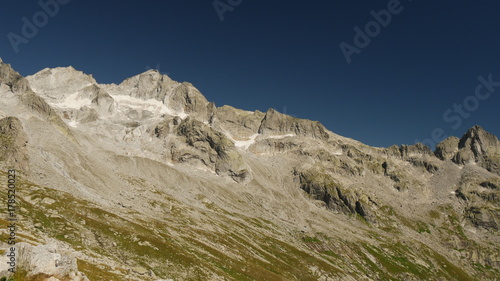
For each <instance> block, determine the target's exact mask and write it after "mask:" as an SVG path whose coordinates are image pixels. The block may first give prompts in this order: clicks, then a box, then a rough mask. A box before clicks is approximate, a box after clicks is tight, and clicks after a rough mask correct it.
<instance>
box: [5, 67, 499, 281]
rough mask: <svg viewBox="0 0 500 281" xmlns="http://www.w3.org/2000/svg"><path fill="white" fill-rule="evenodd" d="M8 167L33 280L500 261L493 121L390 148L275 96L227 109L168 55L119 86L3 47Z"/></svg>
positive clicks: (321, 276)
mask: <svg viewBox="0 0 500 281" xmlns="http://www.w3.org/2000/svg"><path fill="white" fill-rule="evenodd" d="M0 167H1V168H2V169H1V170H2V172H1V175H2V182H4V183H7V177H8V170H9V169H16V173H17V175H18V176H17V185H18V186H17V191H16V198H17V200H18V202H19V203H18V204H19V206H20V208H19V213H18V214H17V215H18V216H19V222H18V228H17V230H16V231H17V237H18V239H19V242H21V241H22V242H25V243H23V244H21V246H20V247H19V251H20V254H21V255H22V256H23V258H22V259H21V260H20V261H19V264H18V265H17V266H18V270H19V272H22V273H23V274H25V276H28V277H26V278H27V279H29V278H33V279H34V278H39V279H37V280H152V281H153V280H168V279H172V280H346V281H347V280H495V279H498V277H499V274H500V255H499V253H500V251H499V247H498V245H500V243H499V242H500V239H499V237H500V236H499V235H498V228H499V219H500V212H499V202H498V197H499V192H500V191H499V188H500V168H499V167H500V142H499V141H498V139H497V137H496V136H494V135H492V134H490V133H488V132H486V131H485V130H483V129H482V128H481V127H479V126H475V127H473V128H471V129H470V130H469V131H467V132H466V133H465V134H464V136H463V137H462V138H460V139H459V138H457V137H450V138H448V139H446V140H444V141H443V142H441V143H440V144H438V145H437V146H436V150H435V151H431V149H430V148H428V147H427V146H425V145H423V144H414V145H401V146H391V147H389V148H375V147H370V146H368V145H365V144H362V143H360V142H358V141H355V140H352V139H349V138H346V137H342V136H339V135H337V134H335V133H333V132H331V131H329V130H328V129H326V128H325V127H324V126H323V125H322V124H321V123H319V122H317V121H311V120H305V119H299V118H295V117H292V116H288V115H286V114H282V113H279V112H277V111H276V110H274V109H269V110H267V111H266V112H261V111H258V110H256V111H245V110H240V109H236V108H234V107H231V106H228V105H225V106H222V107H217V106H216V105H215V104H214V103H212V102H209V101H208V100H207V99H206V98H205V97H204V96H203V95H202V94H201V93H200V92H199V91H198V90H197V89H196V87H194V86H193V85H192V84H190V83H187V82H183V83H179V82H176V81H173V80H172V79H170V78H169V77H168V76H166V75H162V74H160V73H159V72H157V71H154V70H149V71H146V72H144V73H142V74H139V75H137V76H134V77H131V78H128V79H126V80H125V81H123V82H122V83H120V84H119V85H116V84H99V83H98V82H96V80H95V79H94V78H93V77H92V76H91V75H87V74H84V73H82V72H80V71H77V70H75V69H74V68H72V67H66V68H54V69H44V70H42V71H40V72H38V73H36V74H34V75H31V76H28V77H22V76H21V75H20V74H19V73H17V72H16V71H14V70H13V69H12V68H11V67H10V65H8V64H5V63H4V62H2V61H0ZM4 208H5V207H4ZM3 222H4V224H6V225H7V223H8V222H7V221H5V220H4V221H3ZM6 231H7V230H6V229H4V230H3V235H2V237H4V238H5V237H8V235H9V233H7V232H6ZM2 242H3V244H2V247H3V248H4V249H6V250H7V249H9V247H10V246H9V245H8V244H7V240H6V239H4V241H2ZM44 251H48V252H47V253H45V252H44ZM28 252H29V253H36V255H35V254H33V255H30V254H26V253H28ZM58 255H59V256H60V257H64V259H65V260H66V261H67V263H63V264H61V266H62V268H59V266H57V265H59V263H58V262H59V261H58V262H56V264H57V265H56V267H57V268H53V266H52V264H53V262H54V261H53V260H52V259H53V258H54V259H55V257H59V256H58ZM30 256H33V257H35V256H36V257H37V258H36V260H35V258H30ZM44 257H45V258H44ZM2 264H3V267H5V266H6V263H3V262H2ZM7 269H8V268H2V267H0V272H1V271H2V270H3V273H2V274H4V275H7V274H8V271H7ZM19 274H20V273H19ZM0 277H1V274H0ZM44 278H45V279H44ZM49 278H50V279H49ZM86 278H88V279H86Z"/></svg>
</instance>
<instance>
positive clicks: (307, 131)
mask: <svg viewBox="0 0 500 281" xmlns="http://www.w3.org/2000/svg"><path fill="white" fill-rule="evenodd" d="M259 134H263V135H287V134H295V135H297V136H306V137H312V138H317V139H322V140H327V139H328V138H329V135H328V133H327V131H326V129H325V127H323V125H321V123H319V122H317V121H311V120H305V119H299V118H295V117H292V116H288V115H285V114H282V113H279V112H277V111H276V110H274V109H269V110H268V111H267V112H266V116H265V117H264V119H263V120H262V123H261V125H260V127H259Z"/></svg>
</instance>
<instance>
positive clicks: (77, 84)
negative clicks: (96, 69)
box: [27, 66, 97, 102]
mask: <svg viewBox="0 0 500 281" xmlns="http://www.w3.org/2000/svg"><path fill="white" fill-rule="evenodd" d="M27 79H28V81H29V82H30V86H31V88H32V89H33V91H34V92H36V93H38V94H41V95H43V96H44V97H45V98H46V99H47V102H59V101H61V100H63V99H64V98H66V97H68V96H70V95H72V94H74V93H76V92H77V91H79V90H81V89H83V88H85V87H88V86H90V85H95V84H97V82H96V81H95V79H94V78H93V77H92V76H91V75H87V74H84V73H83V72H81V71H77V70H76V69H74V68H73V67H71V66H70V67H58V68H46V69H44V70H42V71H39V72H37V73H36V74H34V75H31V76H28V77H27Z"/></svg>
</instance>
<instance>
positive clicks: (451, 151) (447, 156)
mask: <svg viewBox="0 0 500 281" xmlns="http://www.w3.org/2000/svg"><path fill="white" fill-rule="evenodd" d="M459 142H460V139H459V138H457V137H455V136H451V137H448V138H447V139H445V140H444V141H442V142H440V143H438V144H437V145H436V151H435V152H434V154H435V155H436V157H438V158H439V159H441V160H451V159H453V157H455V155H456V154H457V152H458V143H459Z"/></svg>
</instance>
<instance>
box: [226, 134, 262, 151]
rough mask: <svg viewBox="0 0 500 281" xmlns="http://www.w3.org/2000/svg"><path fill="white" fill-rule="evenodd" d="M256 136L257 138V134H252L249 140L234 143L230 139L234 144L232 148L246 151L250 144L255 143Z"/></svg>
mask: <svg viewBox="0 0 500 281" xmlns="http://www.w3.org/2000/svg"><path fill="white" fill-rule="evenodd" d="M258 136H259V134H254V135H252V136H250V138H249V139H248V140H244V141H236V140H234V139H233V138H232V137H231V140H232V141H233V142H234V146H236V147H237V148H241V149H244V150H247V149H248V148H249V147H250V146H251V145H252V144H254V143H255V139H256V138H257V137H258Z"/></svg>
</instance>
